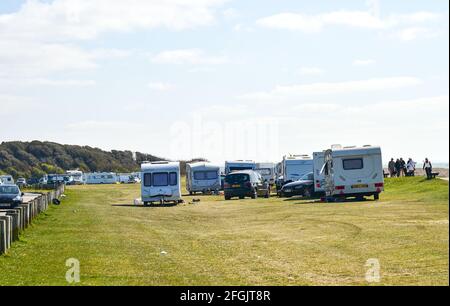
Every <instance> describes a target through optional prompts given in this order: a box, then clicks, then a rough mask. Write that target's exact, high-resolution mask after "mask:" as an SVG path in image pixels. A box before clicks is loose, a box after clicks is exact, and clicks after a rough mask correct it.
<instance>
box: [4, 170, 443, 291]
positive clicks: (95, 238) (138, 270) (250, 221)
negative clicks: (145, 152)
mask: <svg viewBox="0 0 450 306" xmlns="http://www.w3.org/2000/svg"><path fill="white" fill-rule="evenodd" d="M386 187H387V191H386V192H385V193H383V194H382V196H381V200H380V201H379V202H374V201H370V200H368V201H365V202H351V203H334V204H326V203H318V202H311V201H306V200H302V199H288V200H286V199H278V198H270V199H257V200H235V201H227V202H225V201H224V200H223V197H217V196H207V197H199V198H201V202H200V203H198V204H183V205H180V206H177V207H150V208H143V207H133V205H132V201H133V199H134V198H137V197H139V186H136V185H129V186H127V185H110V186H106V185H105V186H74V187H70V188H68V191H67V198H66V199H65V200H64V202H63V204H62V205H61V206H59V207H52V208H51V209H50V210H49V211H48V212H47V213H46V214H45V215H43V216H41V217H39V218H38V220H37V222H36V223H35V224H34V225H33V227H32V228H31V229H28V230H27V231H26V232H25V234H24V235H23V237H22V239H21V242H18V243H16V244H15V245H14V246H13V248H12V250H11V251H10V252H9V254H8V255H7V256H3V257H0V271H1V273H0V284H2V285H8V284H9V285H36V284H37V285H65V284H66V282H65V273H66V269H67V268H66V267H65V260H66V259H67V258H71V257H74V258H77V259H79V260H80V263H81V284H82V285H337V284H339V285H366V284H367V283H366V281H365V273H366V270H367V267H365V264H366V261H367V260H368V259H370V258H377V259H378V260H379V262H380V265H381V283H380V284H381V285H438V284H439V285H448V283H449V281H448V258H449V257H448V255H449V254H448V247H449V245H448V238H449V227H448V213H449V212H448V182H445V181H441V180H434V181H425V180H424V179H423V178H403V179H388V180H387V181H386ZM191 199H192V198H191V197H186V200H187V201H188V202H189V201H190V200H191ZM161 252H167V254H165V253H161Z"/></svg>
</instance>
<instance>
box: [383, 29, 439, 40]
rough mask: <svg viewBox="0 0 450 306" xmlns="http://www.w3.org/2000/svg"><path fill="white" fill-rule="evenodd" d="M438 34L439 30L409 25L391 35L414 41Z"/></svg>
mask: <svg viewBox="0 0 450 306" xmlns="http://www.w3.org/2000/svg"><path fill="white" fill-rule="evenodd" d="M437 35H438V33H437V32H435V31H433V30H432V29H430V28H426V27H409V28H404V29H401V30H399V31H396V32H394V33H393V34H391V35H390V36H391V37H392V38H398V39H400V40H402V41H412V40H416V39H418V38H432V37H436V36H437Z"/></svg>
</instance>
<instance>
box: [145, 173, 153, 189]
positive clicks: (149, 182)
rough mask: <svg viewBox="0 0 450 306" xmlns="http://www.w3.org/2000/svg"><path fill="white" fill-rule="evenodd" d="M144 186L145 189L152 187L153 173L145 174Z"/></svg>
mask: <svg viewBox="0 0 450 306" xmlns="http://www.w3.org/2000/svg"><path fill="white" fill-rule="evenodd" d="M144 186H145V187H151V186H152V174H151V173H145V174H144Z"/></svg>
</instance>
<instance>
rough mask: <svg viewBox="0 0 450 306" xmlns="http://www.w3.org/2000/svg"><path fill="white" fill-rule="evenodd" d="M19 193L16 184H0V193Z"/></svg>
mask: <svg viewBox="0 0 450 306" xmlns="http://www.w3.org/2000/svg"><path fill="white" fill-rule="evenodd" d="M16 193H19V188H17V187H16V186H0V194H16Z"/></svg>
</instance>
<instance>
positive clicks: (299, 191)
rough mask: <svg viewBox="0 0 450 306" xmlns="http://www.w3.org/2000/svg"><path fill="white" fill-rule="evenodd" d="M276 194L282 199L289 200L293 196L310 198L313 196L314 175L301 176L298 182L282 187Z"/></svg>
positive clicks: (311, 173)
mask: <svg viewBox="0 0 450 306" xmlns="http://www.w3.org/2000/svg"><path fill="white" fill-rule="evenodd" d="M278 194H279V196H280V197H283V198H290V197H293V196H304V197H311V196H313V195H315V192H314V173H313V172H310V173H307V174H305V175H304V176H302V177H301V178H300V180H298V181H296V182H292V183H288V184H286V185H284V186H283V187H282V188H281V190H280V192H279V193H278Z"/></svg>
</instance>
